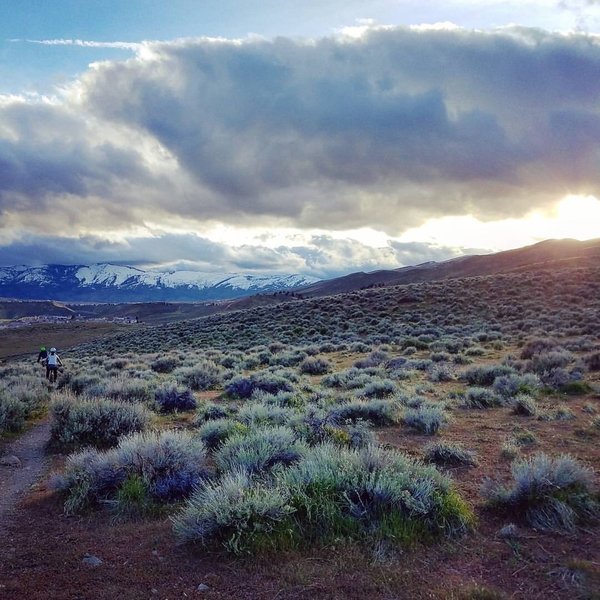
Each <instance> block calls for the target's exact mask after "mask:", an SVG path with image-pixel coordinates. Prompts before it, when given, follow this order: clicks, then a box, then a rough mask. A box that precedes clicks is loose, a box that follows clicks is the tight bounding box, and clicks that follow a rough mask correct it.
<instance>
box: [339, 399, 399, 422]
mask: <svg viewBox="0 0 600 600" xmlns="http://www.w3.org/2000/svg"><path fill="white" fill-rule="evenodd" d="M330 414H331V416H332V417H333V419H334V420H335V421H336V422H344V421H346V420H351V421H357V420H359V419H360V420H362V421H370V422H371V423H373V425H395V424H396V423H399V422H400V420H401V413H400V406H399V404H398V402H397V401H395V400H368V401H365V400H353V401H351V402H347V403H344V404H339V405H337V406H335V407H334V408H332V409H331V410H330Z"/></svg>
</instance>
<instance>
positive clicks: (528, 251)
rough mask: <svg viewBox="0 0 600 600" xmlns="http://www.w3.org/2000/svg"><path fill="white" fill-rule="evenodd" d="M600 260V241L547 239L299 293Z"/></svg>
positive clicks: (372, 274)
mask: <svg viewBox="0 0 600 600" xmlns="http://www.w3.org/2000/svg"><path fill="white" fill-rule="evenodd" d="M594 259H596V260H598V259H600V238H599V239H594V240H587V241H583V242H580V241H578V240H573V239H564V240H546V241H543V242H539V243H537V244H533V245H532V246H525V247H523V248H517V249H515V250H505V251H503V252H496V253H494V254H478V255H471V256H460V257H458V258H452V259H450V260H446V261H443V262H427V263H423V264H420V265H415V266H409V267H401V268H399V269H391V270H382V271H373V272H370V273H364V272H359V273H351V274H350V275H345V276H343V277H337V278H336V279H329V280H324V281H318V282H315V283H312V284H309V285H307V286H302V287H300V288H298V289H297V290H296V291H297V292H298V293H301V294H302V296H304V297H312V296H329V295H332V294H341V293H344V292H350V291H354V290H360V289H365V288H368V287H376V286H381V285H400V284H405V283H419V282H426V281H436V280H439V279H450V278H457V277H478V276H483V275H494V274H498V273H506V272H510V271H515V270H519V269H537V268H539V269H542V268H544V269H546V268H552V267H559V266H560V265H561V264H565V262H567V261H568V262H569V263H573V262H577V261H581V263H582V264H585V263H587V262H588V261H590V260H594Z"/></svg>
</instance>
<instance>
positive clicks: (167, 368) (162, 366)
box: [150, 356, 179, 373]
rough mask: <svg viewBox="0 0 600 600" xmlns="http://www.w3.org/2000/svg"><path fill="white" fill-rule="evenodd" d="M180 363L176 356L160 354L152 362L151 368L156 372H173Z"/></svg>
mask: <svg viewBox="0 0 600 600" xmlns="http://www.w3.org/2000/svg"><path fill="white" fill-rule="evenodd" d="M177 365H179V359H178V358H177V357H175V356H159V357H158V358H156V359H155V360H154V361H152V362H151V363H150V368H151V369H152V370H153V371H154V372H156V373H171V372H172V371H173V370H174V369H175V368H176V367H177Z"/></svg>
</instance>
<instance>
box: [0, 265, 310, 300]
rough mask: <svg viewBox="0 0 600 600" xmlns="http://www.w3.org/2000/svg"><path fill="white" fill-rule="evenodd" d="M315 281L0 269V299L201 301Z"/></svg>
mask: <svg viewBox="0 0 600 600" xmlns="http://www.w3.org/2000/svg"><path fill="white" fill-rule="evenodd" d="M316 281H317V280H316V278H314V277H306V276H303V275H268V274H266V275H248V274H243V273H226V274H223V273H198V272H195V271H172V272H168V273H157V272H152V271H143V270H141V269H137V268H134V267H128V266H120V265H112V264H106V263H101V264H96V265H44V266H41V267H27V266H14V267H0V297H5V298H14V299H18V300H50V299H52V300H61V301H63V302H116V303H120V302H203V301H209V300H224V299H234V298H240V297H244V296H252V295H254V294H259V293H273V292H281V291H288V290H290V289H292V288H295V287H298V286H300V285H305V284H310V283H314V282H316Z"/></svg>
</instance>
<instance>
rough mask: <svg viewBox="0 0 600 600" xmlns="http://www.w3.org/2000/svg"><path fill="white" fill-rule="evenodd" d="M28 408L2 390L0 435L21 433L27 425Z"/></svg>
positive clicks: (0, 395)
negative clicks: (6, 432) (8, 432)
mask: <svg viewBox="0 0 600 600" xmlns="http://www.w3.org/2000/svg"><path fill="white" fill-rule="evenodd" d="M26 416H27V406H26V405H25V404H24V403H23V402H20V401H19V400H17V399H16V398H13V397H11V396H9V395H8V394H7V393H6V392H2V391H1V390H0V434H1V433H4V432H5V431H12V432H16V431H20V430H21V429H22V428H23V425H25V418H26Z"/></svg>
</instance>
